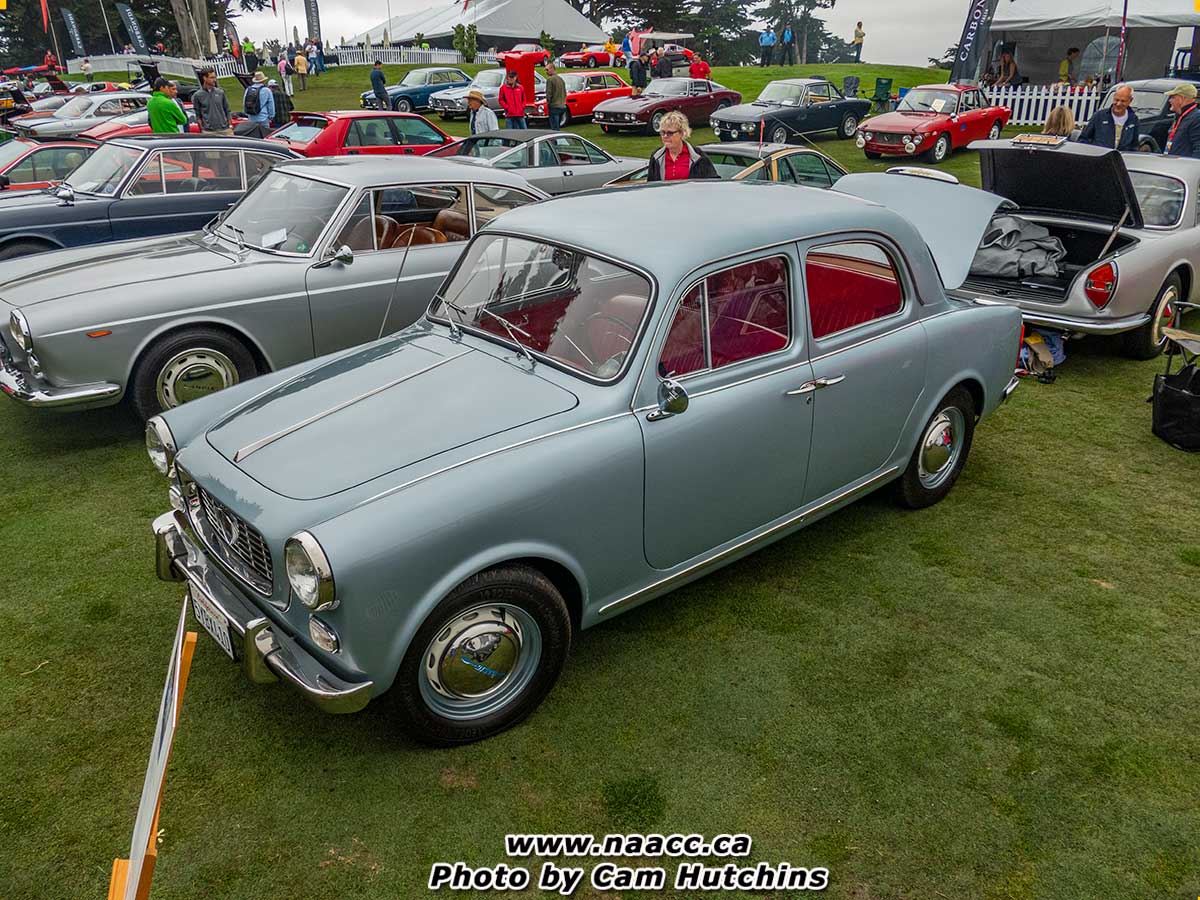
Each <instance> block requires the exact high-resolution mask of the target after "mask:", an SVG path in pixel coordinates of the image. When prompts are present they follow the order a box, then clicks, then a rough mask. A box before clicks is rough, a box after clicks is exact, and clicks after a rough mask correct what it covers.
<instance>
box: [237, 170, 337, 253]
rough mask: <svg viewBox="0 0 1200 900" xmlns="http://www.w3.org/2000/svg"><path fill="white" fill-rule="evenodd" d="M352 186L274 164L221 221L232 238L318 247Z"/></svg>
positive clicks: (281, 246) (287, 247)
mask: <svg viewBox="0 0 1200 900" xmlns="http://www.w3.org/2000/svg"><path fill="white" fill-rule="evenodd" d="M348 193H349V189H348V188H344V187H342V186H340V185H336V184H328V183H326V182H324V181H314V180H313V179H311V178H303V177H301V176H299V175H295V174H292V173H290V172H286V171H282V170H277V169H273V170H271V171H270V172H268V173H267V174H266V175H264V176H263V177H262V179H261V180H260V181H259V182H258V184H256V185H255V186H254V187H253V188H252V189H251V191H250V192H249V193H248V194H246V196H245V197H243V198H242V199H241V200H240V201H239V202H238V204H237V205H236V206H234V207H233V209H231V210H230V211H229V213H228V214H227V215H226V216H225V217H224V218H223V219H221V221H220V222H219V223H218V225H217V230H218V232H219V233H220V234H221V235H222V236H223V237H225V238H226V239H228V240H231V241H233V242H234V243H237V244H242V245H245V246H247V247H256V248H258V249H260V250H274V251H279V252H282V253H309V252H311V251H312V249H313V247H314V245H315V244H316V243H317V240H318V238H320V236H321V231H322V230H323V229H324V228H325V224H326V223H327V222H329V221H330V220H331V219H332V218H333V217H334V214H335V213H336V212H337V209H338V206H340V205H341V202H342V201H343V200H344V199H345V198H346V194H348Z"/></svg>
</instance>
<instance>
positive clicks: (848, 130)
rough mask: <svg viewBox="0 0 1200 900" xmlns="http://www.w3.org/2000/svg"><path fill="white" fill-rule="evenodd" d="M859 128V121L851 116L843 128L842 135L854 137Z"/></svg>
mask: <svg viewBox="0 0 1200 900" xmlns="http://www.w3.org/2000/svg"><path fill="white" fill-rule="evenodd" d="M857 128H858V119H856V118H854V117H853V116H851V117H850V118H848V119H846V122H845V124H844V125H843V126H842V134H844V135H845V136H846V137H854V132H855V130H856V129H857Z"/></svg>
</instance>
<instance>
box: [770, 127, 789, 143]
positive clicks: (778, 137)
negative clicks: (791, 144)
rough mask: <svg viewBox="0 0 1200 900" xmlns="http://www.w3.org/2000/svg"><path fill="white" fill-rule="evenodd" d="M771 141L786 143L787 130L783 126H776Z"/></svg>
mask: <svg viewBox="0 0 1200 900" xmlns="http://www.w3.org/2000/svg"><path fill="white" fill-rule="evenodd" d="M771 143H773V144H784V143H787V131H785V130H784V129H782V128H776V129H775V130H774V131H773V132H771Z"/></svg>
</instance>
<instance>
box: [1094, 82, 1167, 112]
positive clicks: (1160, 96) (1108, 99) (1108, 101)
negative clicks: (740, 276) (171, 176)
mask: <svg viewBox="0 0 1200 900" xmlns="http://www.w3.org/2000/svg"><path fill="white" fill-rule="evenodd" d="M1115 92H1116V88H1113V89H1112V90H1110V91H1109V92H1108V93H1107V94H1106V95H1105V97H1104V108H1105V109H1107V108H1108V107H1110V106H1112V98H1113V94H1114V93H1115ZM1166 102H1167V98H1166V93H1165V92H1164V91H1147V90H1144V89H1139V88H1134V89H1133V102H1131V103H1130V104H1129V105H1130V106H1131V107H1133V111H1134V113H1135V114H1136V115H1139V116H1157V115H1159V114H1160V113H1161V112H1162V111H1163V104H1164V103H1166Z"/></svg>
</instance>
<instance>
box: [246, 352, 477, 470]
mask: <svg viewBox="0 0 1200 900" xmlns="http://www.w3.org/2000/svg"><path fill="white" fill-rule="evenodd" d="M471 352H473V351H471V350H464V351H462V353H456V354H455V355H454V356H447V357H445V358H443V359H439V360H438V361H437V362H435V363H432V364H430V365H428V366H426V367H425V368H423V369H418V370H417V371H415V372H409V373H408V374H407V375H402V376H401V377H400V378H396V379H394V380H392V381H389V382H387V383H386V384H381V385H380V386H379V387H374V388H371V390H369V391H366V392H364V393H362V394H359V395H358V396H357V397H351V398H350V399H349V400H343V401H342V402H341V403H336V404H334V405H333V406H331V407H329V409H327V410H325V411H324V412H319V413H314V414H313V415H311V416H309V417H308V418H307V419H301V420H300V421H299V422H296V423H295V424H293V425H289V426H288V427H287V428H284V429H281V430H279V431H276V432H275V433H274V434H269V435H267V436H266V437H263V438H259V439H258V440H257V441H254V442H253V443H250V444H247V445H246V446H245V447H243V448H242V449H241V450H239V451H238V452H237V453H235V454H233V461H234V462H235V463H239V462H241V461H242V460H243V459H245V458H246V457H247V456H249V455H250V454H252V453H256V452H257V451H259V450H261V449H262V448H263V447H267V446H269V445H271V444H273V443H275V442H276V441H277V440H279V439H280V438H285V437H287V436H288V435H289V434H294V433H295V432H297V431H299V430H300V429H301V428H305V427H307V426H309V425H312V424H313V423H314V422H319V421H320V420H321V419H325V418H328V417H329V416H332V415H333V414H334V413H338V412H341V411H342V410H343V409H346V408H347V407H349V406H353V405H354V404H355V403H359V402H361V401H363V400H366V399H367V398H369V397H374V396H375V395H376V394H382V393H383V392H384V391H386V390H390V389H391V388H394V387H395V386H396V385H398V384H403V383H404V382H406V381H409V380H410V379H413V378H416V377H417V376H418V375H424V374H425V373H426V372H431V371H433V370H434V369H436V368H437V367H438V366H444V365H445V364H446V363H448V362H453V361H454V360H456V359H459V358H460V357H463V356H466V355H467V354H468V353H471Z"/></svg>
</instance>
